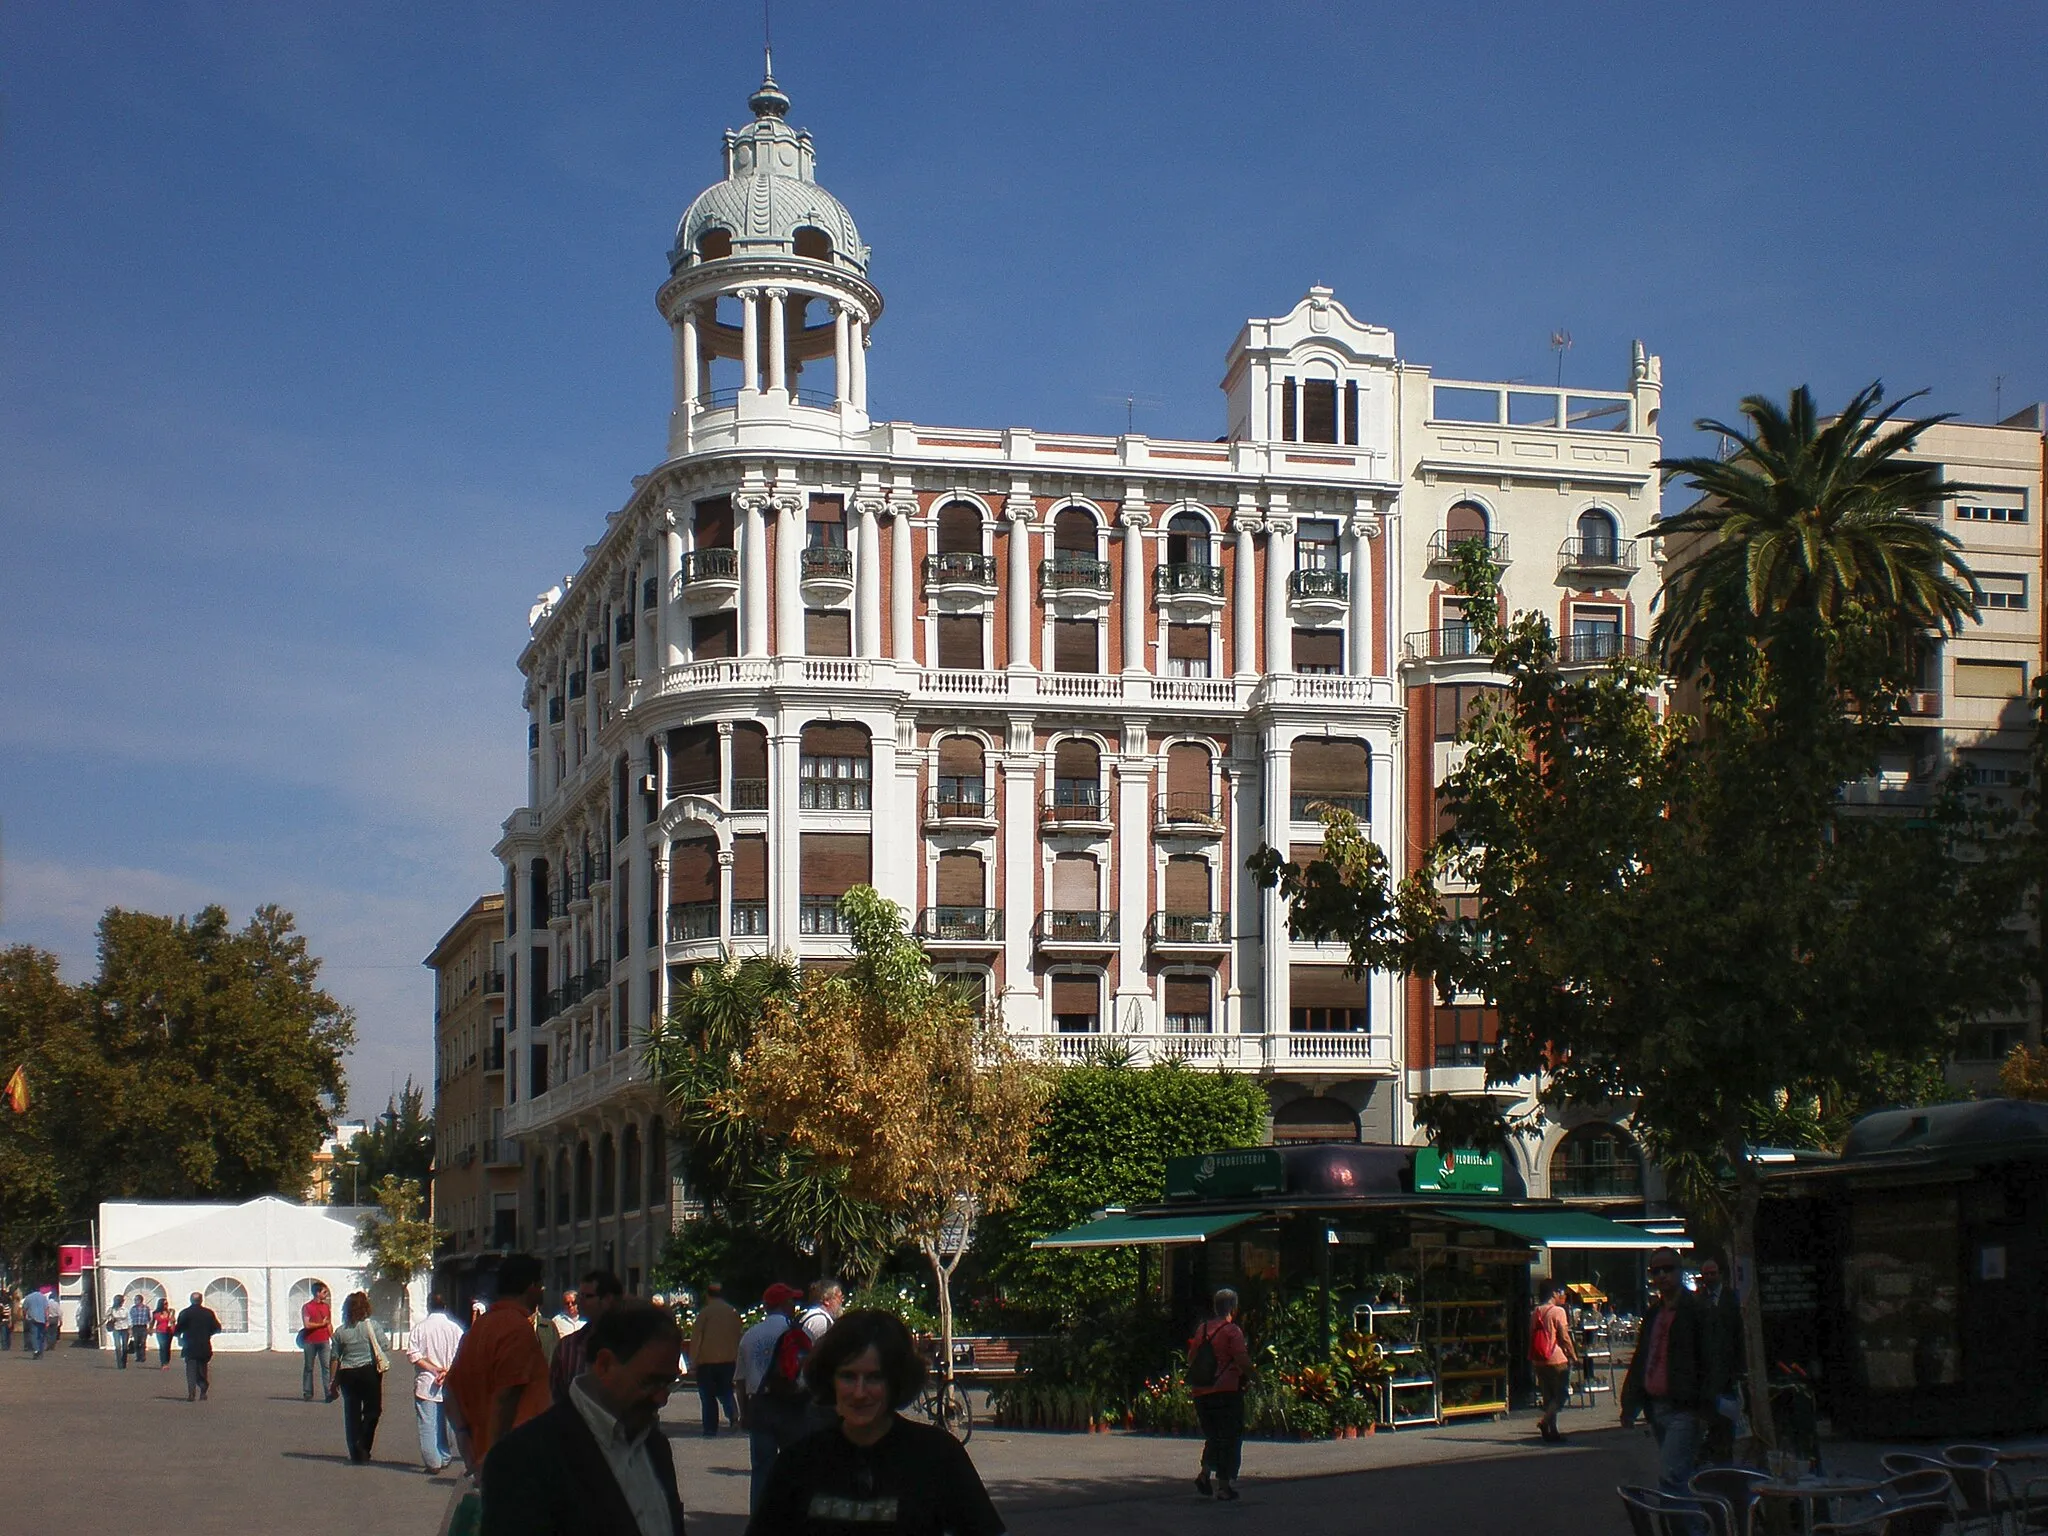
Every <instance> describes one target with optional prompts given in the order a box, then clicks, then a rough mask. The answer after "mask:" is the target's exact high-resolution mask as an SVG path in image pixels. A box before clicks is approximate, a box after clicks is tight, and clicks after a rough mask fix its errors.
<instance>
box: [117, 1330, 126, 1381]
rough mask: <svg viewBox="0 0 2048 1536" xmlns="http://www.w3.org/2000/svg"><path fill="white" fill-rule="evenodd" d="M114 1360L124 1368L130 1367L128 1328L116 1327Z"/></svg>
mask: <svg viewBox="0 0 2048 1536" xmlns="http://www.w3.org/2000/svg"><path fill="white" fill-rule="evenodd" d="M114 1362H115V1364H116V1365H118V1366H119V1367H120V1368H121V1369H122V1370H124V1371H125V1370H127V1369H128V1330H127V1329H126V1328H116V1329H115V1330H114Z"/></svg>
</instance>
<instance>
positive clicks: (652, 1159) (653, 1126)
mask: <svg viewBox="0 0 2048 1536" xmlns="http://www.w3.org/2000/svg"><path fill="white" fill-rule="evenodd" d="M647 1203H648V1204H649V1205H653V1206H664V1205H667V1204H668V1128H667V1127H666V1126H664V1125H663V1124H662V1123H661V1122H660V1121H659V1120H650V1121H648V1122H647Z"/></svg>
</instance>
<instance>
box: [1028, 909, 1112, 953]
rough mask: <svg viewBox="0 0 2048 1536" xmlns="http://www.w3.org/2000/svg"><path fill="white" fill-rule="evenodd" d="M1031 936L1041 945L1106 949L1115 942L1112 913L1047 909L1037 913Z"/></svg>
mask: <svg viewBox="0 0 2048 1536" xmlns="http://www.w3.org/2000/svg"><path fill="white" fill-rule="evenodd" d="M1032 936H1033V937H1034V938H1035V939H1037V941H1038V942H1039V943H1040V944H1041V945H1048V946H1062V945H1065V946H1072V945H1085V946H1089V947H1091V948H1092V947H1107V946H1109V945H1113V944H1115V943H1116V914H1115V913H1114V912H1090V911H1087V910H1085V909H1074V908H1065V907H1048V908H1047V909H1046V910H1045V911H1043V912H1041V913H1039V914H1038V923H1037V925H1036V927H1035V928H1034V929H1033V930H1032Z"/></svg>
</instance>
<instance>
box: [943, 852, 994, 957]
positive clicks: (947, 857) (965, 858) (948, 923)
mask: <svg viewBox="0 0 2048 1536" xmlns="http://www.w3.org/2000/svg"><path fill="white" fill-rule="evenodd" d="M932 885H933V894H934V895H936V896H937V898H938V899H937V900H936V901H935V902H933V903H932V905H933V906H935V907H937V908H938V912H937V913H936V914H935V921H936V924H937V928H936V930H935V931H936V933H937V936H938V937H940V938H951V937H954V936H955V935H957V936H959V937H961V938H981V937H983V936H984V933H985V928H986V924H985V921H984V918H983V915H982V914H983V911H984V909H985V908H986V906H987V900H986V898H987V894H988V877H987V872H986V870H985V869H984V868H983V866H982V862H981V855H980V854H978V853H976V852H974V851H973V850H972V849H967V848H948V849H947V850H946V851H945V852H944V853H942V854H940V855H939V867H938V869H937V871H936V872H935V873H934V875H933V879H932Z"/></svg>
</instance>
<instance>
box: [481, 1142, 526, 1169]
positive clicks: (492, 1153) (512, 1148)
mask: <svg viewBox="0 0 2048 1536" xmlns="http://www.w3.org/2000/svg"><path fill="white" fill-rule="evenodd" d="M484 1163H485V1165H486V1166H488V1167H492V1168H504V1167H517V1166H518V1164H519V1143H518V1142H516V1141H513V1140H512V1139H511V1138H510V1137H494V1138H489V1139H486V1140H485V1142H484Z"/></svg>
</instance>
